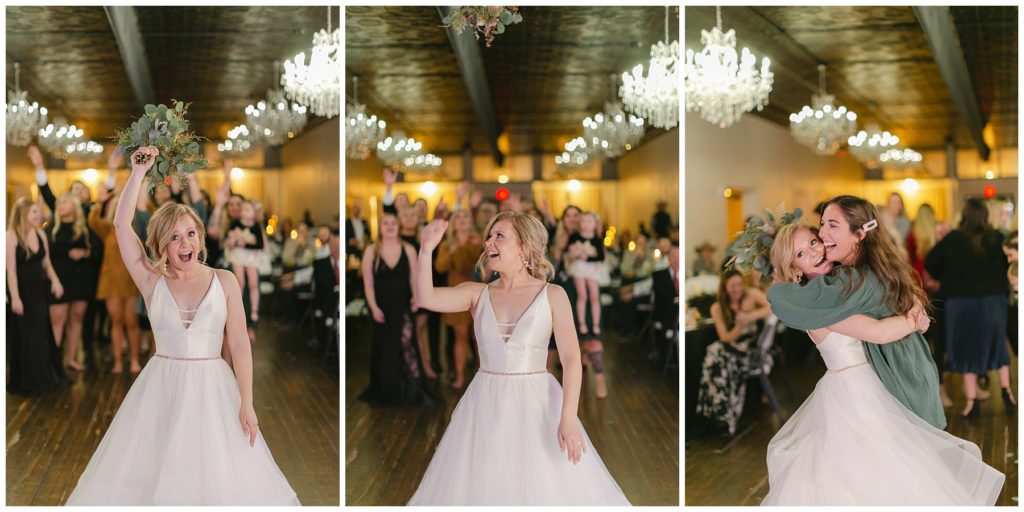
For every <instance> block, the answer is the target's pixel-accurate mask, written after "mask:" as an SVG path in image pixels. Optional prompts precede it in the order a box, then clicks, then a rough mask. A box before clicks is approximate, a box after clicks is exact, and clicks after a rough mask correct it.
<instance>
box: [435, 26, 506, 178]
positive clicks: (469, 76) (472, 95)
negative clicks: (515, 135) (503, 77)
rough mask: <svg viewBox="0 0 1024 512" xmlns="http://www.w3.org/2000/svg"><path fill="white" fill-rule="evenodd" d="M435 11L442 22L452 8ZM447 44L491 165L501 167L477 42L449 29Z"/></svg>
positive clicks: (491, 104) (492, 109)
mask: <svg viewBox="0 0 1024 512" xmlns="http://www.w3.org/2000/svg"><path fill="white" fill-rule="evenodd" d="M437 11H438V14H440V16H441V19H444V18H445V17H446V16H448V14H449V13H450V12H451V8H450V7H445V6H441V7H438V8H437ZM448 40H450V41H451V42H452V50H454V52H455V60H456V62H458V65H459V70H460V71H461V72H462V80H463V82H465V84H466V91H467V92H468V93H469V100H470V102H471V103H472V104H473V110H474V111H475V112H476V116H477V119H479V120H480V124H481V125H482V126H483V129H484V135H485V136H486V137H487V144H488V146H490V148H491V153H493V155H494V161H495V163H497V164H498V166H499V167H500V166H501V165H502V164H503V162H504V161H505V155H503V154H502V153H501V150H500V149H498V137H499V136H500V135H501V126H499V125H498V116H497V110H496V109H495V106H494V98H493V97H492V96H491V87H490V84H489V83H488V82H487V72H486V71H485V70H484V60H483V57H482V56H481V55H480V47H479V46H478V43H477V40H476V38H475V37H473V32H472V30H463V31H462V33H461V34H458V33H456V32H455V30H453V29H452V28H451V27H448Z"/></svg>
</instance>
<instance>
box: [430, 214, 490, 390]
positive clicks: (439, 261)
mask: <svg viewBox="0 0 1024 512" xmlns="http://www.w3.org/2000/svg"><path fill="white" fill-rule="evenodd" d="M482 252H483V240H482V239H481V238H480V235H479V234H478V233H477V232H476V230H475V229H474V226H473V219H472V216H471V215H470V213H469V212H468V211H467V210H459V211H457V212H455V213H454V214H452V217H451V220H450V221H449V223H448V234H447V239H446V240H445V241H443V242H442V243H441V244H440V245H438V248H437V258H436V260H435V262H434V270H435V271H437V272H444V273H447V275H448V282H447V283H445V285H446V286H449V287H455V286H458V285H460V284H462V283H465V282H468V281H473V280H474V279H473V267H475V266H476V262H477V260H478V259H479V258H480V253H482ZM444 323H445V324H446V325H448V326H450V327H451V328H452V329H453V331H454V334H455V343H454V350H453V352H454V358H455V381H453V382H452V388H455V389H462V388H463V387H464V386H465V379H466V374H465V372H466V359H467V358H468V356H469V352H470V346H469V345H470V339H469V338H470V332H472V328H473V318H472V315H471V314H470V312H469V311H463V312H459V313H445V314H444ZM422 346H423V345H422V343H421V344H420V347H421V348H420V350H421V351H422V350H423V348H422ZM428 365H429V360H425V361H424V368H426V367H427V366H428ZM430 374H431V372H429V371H428V372H427V377H428V378H433V377H430Z"/></svg>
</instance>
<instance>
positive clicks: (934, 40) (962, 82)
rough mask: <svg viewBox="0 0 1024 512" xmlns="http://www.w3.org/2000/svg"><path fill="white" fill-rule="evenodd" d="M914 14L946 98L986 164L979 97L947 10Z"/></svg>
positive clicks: (916, 10) (927, 8)
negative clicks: (957, 113) (946, 91)
mask: <svg viewBox="0 0 1024 512" xmlns="http://www.w3.org/2000/svg"><path fill="white" fill-rule="evenodd" d="M914 13H915V14H917V19H918V21H920V22H921V28H922V29H924V35H925V37H926V38H927V39H928V45H929V46H931V49H932V54H933V55H934V56H935V63H936V64H938V66H939V74H941V75H942V80H943V81H944V82H946V88H947V89H949V96H950V98H952V100H953V104H954V105H956V108H957V110H958V111H959V112H960V117H961V119H963V121H964V122H965V123H966V124H967V129H968V130H969V131H970V133H971V138H972V139H974V145H975V146H976V147H977V148H978V155H979V156H980V157H981V159H982V160H985V161H988V157H989V153H990V149H989V147H988V144H986V143H985V138H984V137H983V136H982V129H984V127H985V119H984V115H983V113H982V111H981V107H979V106H978V97H977V95H976V94H975V93H974V87H973V86H972V85H971V75H970V72H969V71H968V69H967V60H966V59H965V58H964V52H963V49H962V48H960V38H959V37H958V36H957V31H956V26H955V25H954V24H953V16H952V15H951V14H950V12H949V7H932V6H916V7H914Z"/></svg>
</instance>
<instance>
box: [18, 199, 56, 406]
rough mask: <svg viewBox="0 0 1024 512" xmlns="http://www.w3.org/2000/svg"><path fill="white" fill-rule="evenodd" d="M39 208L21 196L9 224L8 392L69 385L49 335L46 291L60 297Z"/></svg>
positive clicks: (43, 390) (38, 391)
mask: <svg viewBox="0 0 1024 512" xmlns="http://www.w3.org/2000/svg"><path fill="white" fill-rule="evenodd" d="M41 222H42V209H41V208H40V207H39V204H38V203H35V202H33V201H32V200H31V199H29V198H27V197H22V198H20V199H18V200H17V201H16V202H15V203H14V207H13V208H12V209H11V216H10V220H9V222H8V226H7V364H8V366H9V372H8V378H7V391H8V392H9V393H14V394H19V395H38V394H43V393H48V392H50V391H55V390H57V389H60V388H62V387H64V386H66V385H68V379H67V376H65V374H64V369H63V368H62V367H61V362H60V349H59V348H58V347H57V343H56V342H55V341H54V339H53V329H52V327H51V325H50V312H49V309H48V308H47V294H48V293H52V294H53V295H54V296H55V297H58V298H60V297H62V296H63V295H64V287H63V286H61V282H60V279H59V278H58V277H57V273H56V272H54V271H53V265H51V264H50V257H49V250H48V249H49V247H48V242H47V239H46V234H45V233H44V232H43V230H42V229H41V228H40V224H41Z"/></svg>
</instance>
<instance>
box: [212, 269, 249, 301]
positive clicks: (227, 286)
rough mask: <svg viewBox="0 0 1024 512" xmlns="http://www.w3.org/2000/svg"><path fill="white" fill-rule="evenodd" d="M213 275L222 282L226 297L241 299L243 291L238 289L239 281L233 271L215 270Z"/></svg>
mask: <svg viewBox="0 0 1024 512" xmlns="http://www.w3.org/2000/svg"><path fill="white" fill-rule="evenodd" d="M213 275H214V277H216V278H217V279H218V280H220V286H221V288H223V289H224V294H225V295H227V296H228V297H238V298H241V296H242V290H241V289H240V288H238V279H237V278H236V277H235V275H234V274H232V273H231V271H229V270H224V269H220V268H215V269H213Z"/></svg>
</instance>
